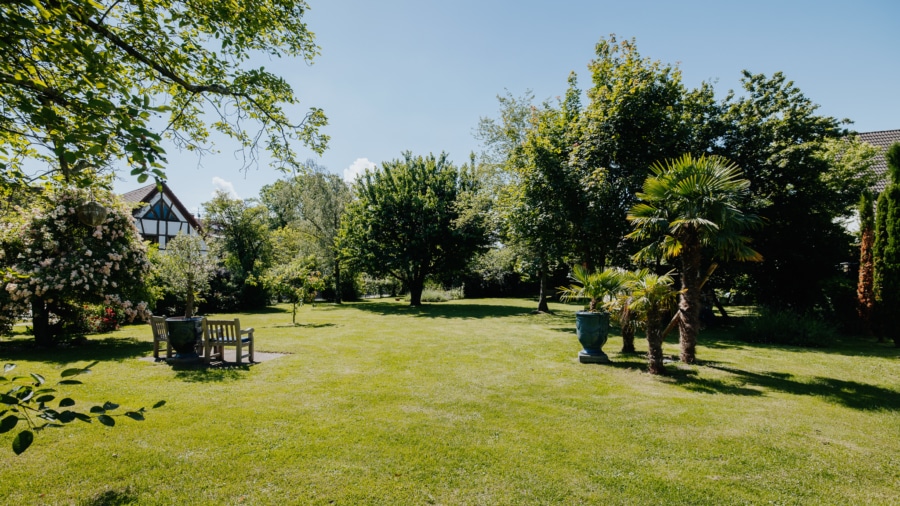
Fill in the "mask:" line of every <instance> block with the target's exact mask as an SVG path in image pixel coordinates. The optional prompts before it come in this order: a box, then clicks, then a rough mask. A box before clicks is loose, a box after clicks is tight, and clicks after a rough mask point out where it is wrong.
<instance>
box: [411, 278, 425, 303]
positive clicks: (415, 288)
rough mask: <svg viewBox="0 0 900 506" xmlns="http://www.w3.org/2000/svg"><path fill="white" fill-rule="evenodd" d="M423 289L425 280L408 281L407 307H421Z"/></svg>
mask: <svg viewBox="0 0 900 506" xmlns="http://www.w3.org/2000/svg"><path fill="white" fill-rule="evenodd" d="M424 289H425V279H424V278H423V279H412V280H410V281H409V305H410V306H414V307H418V306H421V305H422V290H424Z"/></svg>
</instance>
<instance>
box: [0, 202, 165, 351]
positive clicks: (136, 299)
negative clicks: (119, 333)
mask: <svg viewBox="0 0 900 506" xmlns="http://www.w3.org/2000/svg"><path fill="white" fill-rule="evenodd" d="M89 198H90V199H94V200H95V201H96V202H98V203H99V204H101V205H102V206H103V207H104V208H106V209H107V211H108V214H107V216H106V218H105V220H104V221H103V223H102V224H100V225H98V226H96V227H91V226H88V225H84V224H83V223H81V221H80V220H79V218H78V207H79V206H81V205H82V204H84V203H85V202H87V201H88V199H89ZM0 265H2V266H4V267H5V268H6V272H5V273H3V277H2V279H0V287H2V290H0V305H2V306H3V307H2V312H0V319H7V318H14V317H15V316H16V315H21V314H25V313H26V312H27V311H28V310H29V309H30V310H31V316H32V323H33V330H34V338H35V342H36V343H37V344H39V345H41V346H48V345H52V344H53V343H54V340H55V338H56V337H58V335H59V334H60V331H61V329H60V328H58V327H54V326H51V323H50V322H51V316H59V317H61V318H59V319H60V320H61V322H62V323H65V314H66V313H67V312H68V309H69V308H71V307H81V305H83V304H85V303H97V304H104V305H105V306H107V307H115V308H120V309H122V310H123V311H124V314H125V315H126V318H127V320H128V321H132V320H134V319H135V318H140V319H146V318H147V317H148V316H149V311H148V310H147V302H145V300H146V295H147V293H146V291H145V288H146V287H145V279H146V277H147V276H148V273H149V271H150V263H149V261H148V260H147V249H146V247H145V246H144V244H143V242H142V241H141V237H140V234H139V233H138V231H137V229H136V228H135V226H134V221H133V219H132V217H131V210H130V209H129V208H128V206H127V205H126V204H125V203H123V202H122V201H121V200H120V199H118V198H117V197H115V196H114V195H112V194H111V193H109V192H107V191H104V190H101V189H94V190H93V191H92V192H91V193H90V197H89V194H88V192H87V191H81V190H74V189H66V188H60V187H52V186H51V187H47V189H46V190H45V192H44V193H43V194H42V195H41V196H40V197H39V198H37V199H36V200H33V201H32V202H31V206H30V207H29V208H27V209H26V208H16V209H15V210H14V213H11V215H7V216H6V217H5V219H4V220H3V221H2V223H0ZM54 319H56V318H54Z"/></svg>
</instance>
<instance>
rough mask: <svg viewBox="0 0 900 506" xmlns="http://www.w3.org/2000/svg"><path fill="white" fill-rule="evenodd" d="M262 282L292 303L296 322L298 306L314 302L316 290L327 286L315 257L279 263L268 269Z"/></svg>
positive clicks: (295, 321)
mask: <svg viewBox="0 0 900 506" xmlns="http://www.w3.org/2000/svg"><path fill="white" fill-rule="evenodd" d="M262 282H263V284H264V285H265V287H266V288H268V289H269V291H270V292H271V293H272V294H274V295H276V296H279V297H284V298H285V299H286V300H287V301H288V302H290V303H291V306H292V311H291V314H292V322H293V323H295V324H296V323H297V308H298V306H302V305H303V303H304V302H312V301H313V299H315V296H316V292H318V291H319V290H322V289H323V288H325V282H324V280H323V278H322V273H321V272H320V271H318V270H317V269H316V261H315V257H307V258H295V259H293V260H292V261H291V262H289V263H286V264H277V265H275V266H273V267H271V268H269V270H268V271H266V273H265V274H264V275H263V278H262Z"/></svg>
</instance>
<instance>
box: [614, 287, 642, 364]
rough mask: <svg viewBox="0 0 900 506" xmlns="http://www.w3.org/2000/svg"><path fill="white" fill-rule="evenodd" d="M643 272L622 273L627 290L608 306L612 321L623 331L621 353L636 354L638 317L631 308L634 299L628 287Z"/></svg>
mask: <svg viewBox="0 0 900 506" xmlns="http://www.w3.org/2000/svg"><path fill="white" fill-rule="evenodd" d="M641 272H643V271H624V272H623V273H622V275H623V276H624V279H623V285H624V288H625V290H624V291H623V292H620V294H619V296H618V297H617V298H616V300H615V302H614V303H612V304H610V305H609V306H608V307H609V309H610V313H611V317H612V319H613V320H614V321H615V322H616V323H617V324H618V325H619V329H621V333H622V351H621V353H635V351H636V350H635V348H634V333H635V330H636V328H635V327H636V322H635V320H634V319H635V317H636V316H637V315H635V314H634V311H633V310H632V308H631V305H632V303H633V301H634V297H633V296H632V294H631V293H630V292H629V291H628V287H629V286H630V284H631V283H632V282H633V281H634V280H636V279H637V277H638V276H639V275H640V273H641Z"/></svg>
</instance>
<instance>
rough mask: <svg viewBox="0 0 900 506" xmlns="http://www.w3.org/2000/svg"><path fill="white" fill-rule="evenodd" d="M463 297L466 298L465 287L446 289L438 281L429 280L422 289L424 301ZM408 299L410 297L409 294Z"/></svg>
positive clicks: (441, 300)
mask: <svg viewBox="0 0 900 506" xmlns="http://www.w3.org/2000/svg"><path fill="white" fill-rule="evenodd" d="M463 298H465V289H464V287H462V286H460V287H456V288H450V289H444V287H443V286H441V285H439V284H437V283H432V282H427V283H425V288H424V289H423V290H422V302H447V301H448V300H456V299H463ZM407 299H409V296H408V295H407Z"/></svg>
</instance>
